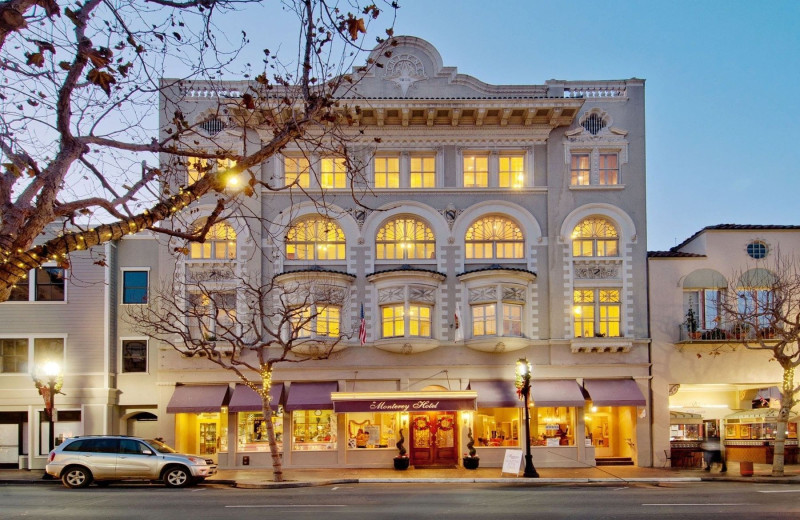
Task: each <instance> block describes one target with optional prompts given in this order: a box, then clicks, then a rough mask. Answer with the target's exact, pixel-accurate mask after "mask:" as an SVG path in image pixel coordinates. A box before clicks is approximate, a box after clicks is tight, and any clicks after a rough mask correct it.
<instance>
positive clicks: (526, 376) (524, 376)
mask: <svg viewBox="0 0 800 520" xmlns="http://www.w3.org/2000/svg"><path fill="white" fill-rule="evenodd" d="M531 370H532V369H531V364H530V363H529V362H528V360H527V359H525V358H522V359H519V360H517V369H516V372H517V373H516V376H517V377H516V380H515V384H516V387H517V393H518V394H519V395H520V396H521V397H522V398H523V399H524V400H525V472H524V473H523V474H522V476H523V477H528V478H539V474H538V473H537V472H536V468H534V467H533V457H532V456H531V415H530V410H529V409H528V396H529V395H530V393H531Z"/></svg>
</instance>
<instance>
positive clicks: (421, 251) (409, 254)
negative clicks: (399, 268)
mask: <svg viewBox="0 0 800 520" xmlns="http://www.w3.org/2000/svg"><path fill="white" fill-rule="evenodd" d="M375 250H376V257H377V259H378V260H407V259H426V258H435V254H436V252H435V251H436V239H435V237H434V234H433V230H432V229H431V227H430V226H429V225H428V224H427V223H426V222H424V221H422V220H419V219H417V218H414V217H411V216H405V217H397V218H393V219H391V220H389V221H387V222H385V223H384V224H383V226H381V228H380V229H379V230H378V233H377V234H376V236H375Z"/></svg>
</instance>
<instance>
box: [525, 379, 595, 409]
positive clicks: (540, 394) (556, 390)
mask: <svg viewBox="0 0 800 520" xmlns="http://www.w3.org/2000/svg"><path fill="white" fill-rule="evenodd" d="M531 399H533V405H534V406H548V407H549V406H574V407H583V406H586V398H585V397H584V396H583V392H582V391H581V387H580V385H578V382H577V381H575V380H574V379H542V380H538V381H537V380H534V381H531Z"/></svg>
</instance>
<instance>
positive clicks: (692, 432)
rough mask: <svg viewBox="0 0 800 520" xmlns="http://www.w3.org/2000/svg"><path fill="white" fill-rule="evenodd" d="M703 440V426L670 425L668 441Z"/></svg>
mask: <svg viewBox="0 0 800 520" xmlns="http://www.w3.org/2000/svg"><path fill="white" fill-rule="evenodd" d="M702 438H703V426H702V425H700V424H671V425H670V426H669V440H671V441H696V440H700V439H702Z"/></svg>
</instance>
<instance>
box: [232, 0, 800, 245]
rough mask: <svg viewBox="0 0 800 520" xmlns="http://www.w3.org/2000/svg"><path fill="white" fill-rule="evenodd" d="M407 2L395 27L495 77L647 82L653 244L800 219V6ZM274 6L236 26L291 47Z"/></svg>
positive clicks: (259, 40)
mask: <svg viewBox="0 0 800 520" xmlns="http://www.w3.org/2000/svg"><path fill="white" fill-rule="evenodd" d="M399 1H400V5H401V9H400V10H399V11H398V18H397V22H396V24H395V34H405V35H412V36H418V37H420V38H423V39H425V40H427V41H429V42H430V43H431V44H433V45H434V46H435V47H436V48H437V49H438V50H439V52H440V53H441V55H442V60H443V62H444V65H445V66H454V67H457V68H458V71H459V72H461V73H464V74H470V75H472V76H475V77H476V78H478V79H480V80H481V81H485V82H487V83H492V84H542V83H544V82H545V81H546V80H548V79H554V78H556V79H564V80H598V79H627V78H632V77H637V78H644V79H645V80H646V81H647V83H646V115H647V119H646V123H647V192H648V197H647V203H648V235H649V236H648V249H649V250H663V249H668V248H670V247H672V246H673V245H675V244H677V243H680V242H681V241H683V239H685V238H687V237H688V236H690V235H692V234H693V233H694V232H695V231H697V230H699V229H701V228H702V227H704V226H708V225H714V224H721V223H734V224H800V218H798V215H800V212H798V209H797V204H798V191H799V190H798V188H800V180H799V179H798V177H800V167H798V164H800V144H799V143H798V136H800V132H798V131H797V128H798V127H797V120H798V115H800V95H798V94H800V93H799V92H798V90H800V1H794V0H785V1H778V0H775V1H759V2H753V1H744V0H725V1H723V0H704V1H700V2H698V1H688V0H673V1H669V2H667V1H661V2H654V1H644V0H642V1H633V0H605V1H603V2H598V1H596V0H593V1H587V0H572V1H568V2H552V1H550V2H543V1H538V0H527V1H505V2H488V1H479V0H461V1H457V0H399ZM273 5H274V4H273ZM270 11H271V12H272V13H273V14H274V7H271V8H264V7H260V8H254V9H252V10H250V12H248V13H247V14H248V16H247V17H243V16H241V14H240V15H238V16H236V19H237V22H236V27H237V28H239V27H241V28H244V29H246V30H247V32H248V35H249V36H250V38H251V41H252V42H253V45H254V46H255V47H257V48H258V49H260V48H264V47H267V48H271V49H276V48H277V46H278V44H279V42H281V41H282V42H283V45H284V47H285V48H288V49H291V48H292V46H295V45H296V37H295V36H293V35H291V34H281V32H280V31H279V30H273V29H277V28H269V27H268V26H269V25H272V24H269V23H267V22H265V20H264V18H263V15H262V13H264V14H266V13H269V12H270ZM380 21H381V20H380V19H379V22H380ZM381 27H382V26H381ZM281 38H282V40H281ZM792 121H794V123H792Z"/></svg>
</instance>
